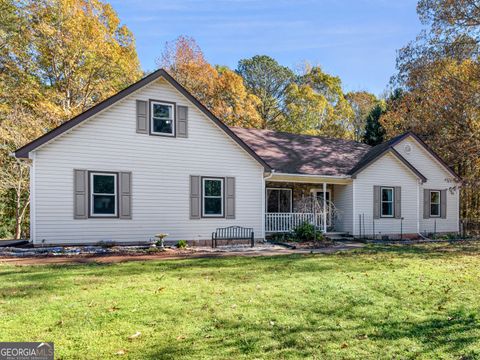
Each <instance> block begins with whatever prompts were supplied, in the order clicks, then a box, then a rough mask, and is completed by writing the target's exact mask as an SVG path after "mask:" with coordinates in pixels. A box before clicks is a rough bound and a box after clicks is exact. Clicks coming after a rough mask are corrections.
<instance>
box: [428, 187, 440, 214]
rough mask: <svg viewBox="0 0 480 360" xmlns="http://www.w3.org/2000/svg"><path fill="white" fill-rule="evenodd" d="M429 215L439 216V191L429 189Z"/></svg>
mask: <svg viewBox="0 0 480 360" xmlns="http://www.w3.org/2000/svg"><path fill="white" fill-rule="evenodd" d="M430 216H431V217H439V216H440V191H435V190H431V191H430Z"/></svg>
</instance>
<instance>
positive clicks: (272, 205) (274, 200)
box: [267, 189, 280, 213]
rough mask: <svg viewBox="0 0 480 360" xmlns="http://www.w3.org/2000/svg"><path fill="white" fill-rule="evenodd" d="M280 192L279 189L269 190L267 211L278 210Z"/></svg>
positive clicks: (273, 211)
mask: <svg viewBox="0 0 480 360" xmlns="http://www.w3.org/2000/svg"><path fill="white" fill-rule="evenodd" d="M279 196H280V193H279V191H278V190H270V189H268V190H267V212H271V213H275V212H278V210H279V209H278V197H279Z"/></svg>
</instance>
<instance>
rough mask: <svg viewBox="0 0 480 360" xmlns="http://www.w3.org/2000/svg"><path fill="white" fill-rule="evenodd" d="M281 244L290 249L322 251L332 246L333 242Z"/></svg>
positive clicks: (286, 242) (288, 242) (285, 242)
mask: <svg viewBox="0 0 480 360" xmlns="http://www.w3.org/2000/svg"><path fill="white" fill-rule="evenodd" d="M279 244H280V243H279ZM281 244H283V245H287V246H288V247H290V248H292V249H324V248H328V247H331V246H333V245H334V244H335V243H334V242H333V241H302V242H299V241H282V242H281Z"/></svg>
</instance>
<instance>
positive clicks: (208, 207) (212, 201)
mask: <svg viewBox="0 0 480 360" xmlns="http://www.w3.org/2000/svg"><path fill="white" fill-rule="evenodd" d="M204 200H205V215H221V214H222V199H221V198H205V199H204Z"/></svg>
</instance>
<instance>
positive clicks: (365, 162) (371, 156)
mask: <svg viewBox="0 0 480 360" xmlns="http://www.w3.org/2000/svg"><path fill="white" fill-rule="evenodd" d="M382 145H384V144H380V145H378V146H381V147H380V148H377V147H374V148H372V150H370V151H369V152H368V153H367V154H366V155H365V156H364V158H363V159H362V160H360V162H359V163H358V164H357V165H356V166H355V167H354V168H353V169H352V170H350V173H349V174H350V175H351V176H352V178H355V177H356V176H357V175H358V174H359V173H360V172H362V171H363V170H365V169H366V168H368V167H369V166H370V165H371V164H373V163H374V162H375V161H377V160H378V159H380V158H382V157H383V156H384V155H386V154H388V153H391V154H392V155H394V156H395V157H396V158H397V159H398V160H400V161H401V162H402V163H403V164H404V165H405V167H407V168H408V169H409V170H410V171H411V172H412V173H413V174H415V176H417V177H418V178H419V179H420V180H421V181H422V182H426V181H427V178H426V177H425V176H424V175H423V174H422V173H421V172H420V171H419V170H418V169H416V168H415V167H414V166H413V165H412V164H411V163H410V162H408V161H407V159H405V158H404V157H403V156H402V155H401V154H400V153H399V152H398V151H397V150H395V149H394V148H393V146H382Z"/></svg>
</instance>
